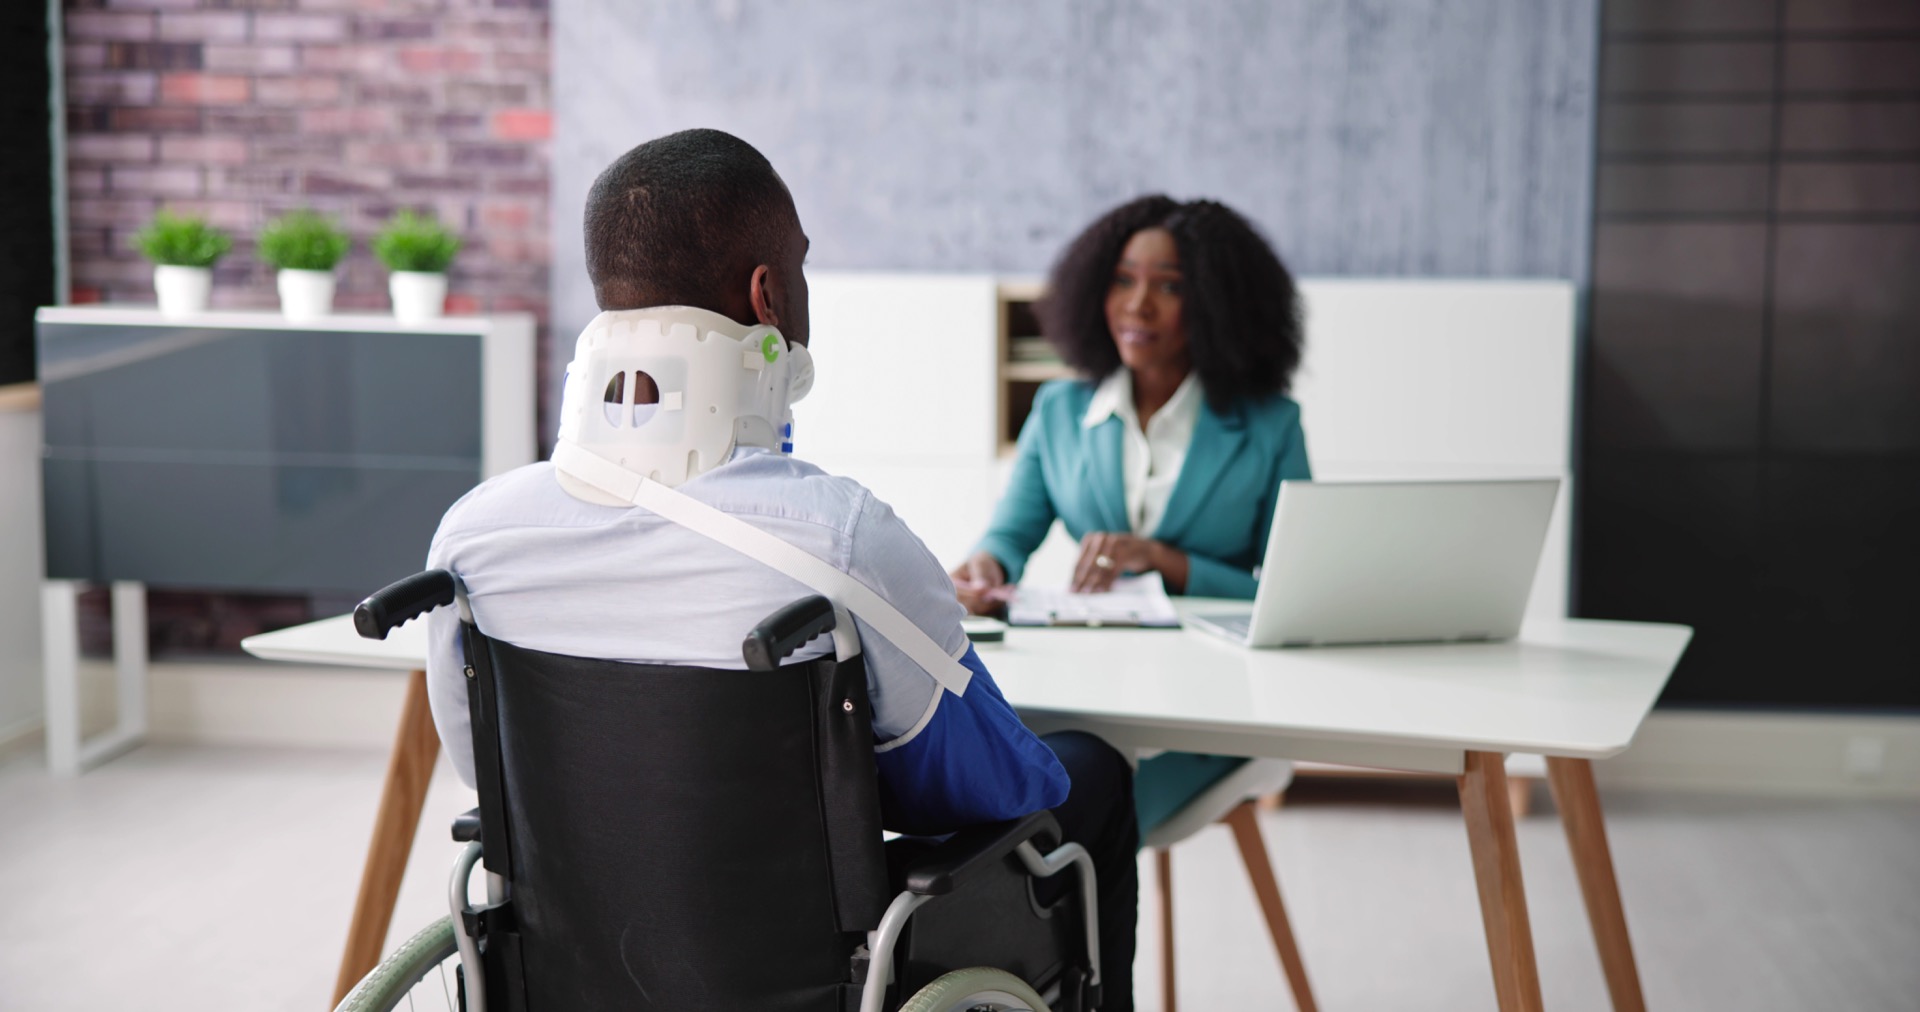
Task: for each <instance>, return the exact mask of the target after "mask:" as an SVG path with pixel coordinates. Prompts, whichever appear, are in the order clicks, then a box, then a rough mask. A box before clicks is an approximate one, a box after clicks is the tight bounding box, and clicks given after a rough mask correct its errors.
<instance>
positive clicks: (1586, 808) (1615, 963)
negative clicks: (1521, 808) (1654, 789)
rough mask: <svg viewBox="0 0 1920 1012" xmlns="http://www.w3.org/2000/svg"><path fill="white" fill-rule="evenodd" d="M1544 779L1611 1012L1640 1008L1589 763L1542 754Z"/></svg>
mask: <svg viewBox="0 0 1920 1012" xmlns="http://www.w3.org/2000/svg"><path fill="white" fill-rule="evenodd" d="M1547 783H1548V784H1549V785H1551V786H1552V788H1553V802H1554V805H1555V807H1557V808H1559V809H1560V821H1561V823H1562V824H1563V825H1565V826H1566V829H1567V846H1568V847H1570V848H1571V849H1572V850H1573V870H1574V872H1575V873H1576V874H1577V875H1579V877H1580V894H1581V896H1582V897H1583V898H1584V899H1585V900H1586V901H1587V920H1588V921H1589V922H1590V923H1592V925H1593V941H1594V945H1595V946H1596V947H1597V948H1599V950H1600V968H1601V970H1603V971H1604V972H1605V973H1606V977H1607V992H1608V993H1609V994H1611V995H1612V996H1613V1007H1614V1012H1646V1008H1647V1000H1646V997H1645V996H1644V995H1642V994H1641V992H1640V970H1639V968H1638V967H1636V966H1635V965H1634V961H1633V943H1632V942H1631V941H1629V940H1628V938H1627V914H1626V910H1625V909H1624V908H1623V907H1622V906H1621V904H1620V883H1619V882H1618V881H1617V880H1616V879H1615V878H1614V875H1613V851H1612V850H1611V849H1609V848H1608V847H1607V827H1606V823H1605V822H1604V821H1603V820H1602V818H1601V815H1600V792H1599V791H1598V790H1597V789H1596V788H1595V787H1594V784H1593V763H1592V762H1590V761H1588V760H1585V759H1555V758H1548V759H1547Z"/></svg>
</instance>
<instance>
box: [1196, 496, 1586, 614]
mask: <svg viewBox="0 0 1920 1012" xmlns="http://www.w3.org/2000/svg"><path fill="white" fill-rule="evenodd" d="M1559 492H1560V479H1558V478H1540V479H1526V480H1519V481H1407V482H1324V481H1288V482H1282V483H1281V485H1280V504H1279V507H1278V508H1276V509H1275V510H1274V513H1273V531H1272V532H1271V533H1270V534H1269V535H1268V537H1267V555H1266V561H1265V562H1264V563H1263V564H1262V566H1261V570H1260V588H1259V590H1258V591H1256V592H1255V595H1254V599H1253V608H1252V609H1251V610H1246V609H1242V610H1239V611H1236V612H1223V613H1222V614H1200V615H1193V616H1191V618H1190V620H1189V624H1190V625H1192V626H1194V627H1195V628H1198V629H1204V630H1206V631H1207V632H1210V633H1214V634H1215V635H1218V636H1224V637H1226V638H1227V639H1230V640H1233V641H1234V642H1236V643H1241V644H1244V645H1246V646H1250V647H1291V646H1318V645H1325V644H1335V643H1429V642H1444V641H1455V640H1503V639H1512V638H1513V637H1514V636H1516V635H1518V634H1519V632H1520V619H1521V616H1523V615H1524V614H1525V613H1526V610H1527V596H1528V594H1529V593H1530V592H1531V591H1532V589H1533V574H1534V571H1535V570H1536V569H1537V568H1538V567H1539V564H1540V549H1541V546H1542V545H1544V544H1545V543H1546V538H1547V521H1548V520H1550V519H1551V518H1552V516H1553V500H1554V497H1555V496H1557V495H1558V494H1559Z"/></svg>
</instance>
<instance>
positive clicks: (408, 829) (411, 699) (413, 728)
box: [333, 671, 440, 1005]
mask: <svg viewBox="0 0 1920 1012" xmlns="http://www.w3.org/2000/svg"><path fill="white" fill-rule="evenodd" d="M439 755H440V735H439V734H438V733H436V732H435V731H434V729H433V714H432V712H431V711H429V710H428V709H427V673H426V672H424V671H415V672H414V673H413V674H411V675H409V676H407V699H406V703H405V705H403V706H402V707H401V709H400V729H399V731H398V732H397V733H396V734H395V735H394V739H393V755H392V756H391V757H390V758H389V759H388V760H387V783H386V786H385V787H383V788H381V791H380V812H379V814H378V815H377V816H375V817H374V821H373V840H372V842H370V843H369V844H368V845H367V863H366V866H365V867H364V868H363V869H361V872H360V895H359V896H358V897H357V898H356V899H355V900H354V901H353V923H352V926H351V927H349V928H348V929H347V949H346V952H345V953H343V954H342V955H341V956H340V975H339V976H338V977H336V978H335V979H334V983H333V1004H334V1005H338V1004H340V999H342V998H345V997H346V996H347V992H348V991H351V990H353V985H355V984H358V983H359V982H360V978H362V977H364V976H366V975H367V973H368V972H369V971H371V970H372V969H373V968H374V967H375V966H376V965H378V964H379V962H380V956H381V952H380V949H381V947H382V946H384V945H385V944H386V941H387V927H388V925H389V924H390V923H391V922H392V921H393V904H394V901H395V900H397V899H398V898H399V896H400V876H401V875H403V874H405V872H406V870H407V855H408V854H409V853H411V852H412V850H413V834H414V831H415V830H417V829H419V828H420V808H421V806H422V805H424V804H425V803H426V800H427V782H428V781H429V780H430V779H432V777H433V763H434V760H435V759H436V758H438V757H439Z"/></svg>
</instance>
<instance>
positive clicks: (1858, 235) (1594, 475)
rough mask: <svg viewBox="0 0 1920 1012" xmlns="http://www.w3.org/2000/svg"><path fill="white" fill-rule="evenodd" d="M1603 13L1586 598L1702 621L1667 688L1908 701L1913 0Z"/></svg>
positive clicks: (1643, 615) (1919, 106) (1915, 167)
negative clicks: (1690, 646)
mask: <svg viewBox="0 0 1920 1012" xmlns="http://www.w3.org/2000/svg"><path fill="white" fill-rule="evenodd" d="M1605 24H1606V31H1605V33H1604V35H1603V39H1602V61H1603V68H1604V69H1603V72H1602V79H1601V82H1600V89H1601V95H1602V99H1601V102H1602V104H1601V110H1600V133H1599V150H1598V160H1599V171H1598V189H1597V194H1596V202H1595V214H1596V219H1597V224H1596V229H1595V248H1594V287H1593V292H1592V307H1593V316H1592V336H1591V341H1590V344H1589V357H1588V360H1587V363H1586V369H1585V371H1584V377H1585V382H1586V384H1587V386H1586V399H1585V415H1584V418H1583V437H1582V438H1583V453H1582V469H1581V478H1582V481H1581V485H1580V489H1581V501H1580V504H1579V511H1580V512H1579V515H1580V522H1581V528H1580V533H1579V535H1578V538H1579V541H1578V544H1579V551H1580V559H1581V568H1580V571H1579V574H1578V588H1577V593H1578V597H1577V600H1578V605H1577V607H1578V608H1579V611H1580V613H1581V614H1584V615H1588V616H1592V617H1596V618H1628V619H1652V620H1668V621H1676V622H1684V623H1687V624H1689V625H1692V626H1693V627H1694V628H1695V639H1694V642H1693V646H1692V648H1691V649H1689V651H1688V653H1687V656H1686V657H1685V658H1684V660H1683V661H1682V663H1681V666H1680V669H1679V670H1678V671H1677V672H1676V673H1675V676H1674V680H1673V682H1672V683H1671V684H1670V685H1669V687H1668V692H1667V695H1666V699H1667V700H1668V701H1669V702H1686V703H1699V704H1711V705H1726V704H1762V705H1772V706H1788V707H1866V708H1889V707H1891V708H1916V707H1920V638H1916V637H1914V636H1912V635H1911V633H1910V632H1909V630H1910V628H1911V626H1912V624H1913V622H1914V619H1915V616H1920V576H1916V574H1920V31H1916V28H1917V27H1920V3H1913V2H1911V0H1907V2H1900V3H1886V2H1873V0H1864V2H1854V3H1847V2H1824V0H1823V2H1817V3H1816V2H1811V0H1808V2H1802V0H1787V2H1786V3H1784V4H1781V3H1776V2H1774V0H1724V2H1716V0H1686V2H1676V3H1667V2H1652V0H1626V2H1616V3H1612V4H1609V5H1608V8H1607V18H1606V22H1605ZM1776 69H1777V70H1778V71H1779V72H1778V73H1777V74H1776Z"/></svg>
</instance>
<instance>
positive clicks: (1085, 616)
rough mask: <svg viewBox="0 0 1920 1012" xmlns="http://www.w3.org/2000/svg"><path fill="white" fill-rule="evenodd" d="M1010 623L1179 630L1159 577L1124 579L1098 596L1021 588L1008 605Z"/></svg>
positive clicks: (1149, 574)
mask: <svg viewBox="0 0 1920 1012" xmlns="http://www.w3.org/2000/svg"><path fill="white" fill-rule="evenodd" d="M1007 623H1008V624H1009V625H1016V626H1056V627H1058V626H1080V627H1085V628H1089V629H1099V628H1106V627H1112V626H1136V627H1142V628H1150V629H1178V628H1180V615H1179V613H1178V612H1176V611H1174V608H1173V601H1172V600H1171V599H1170V598H1168V597H1167V588H1166V586H1165V585H1164V584H1162V583H1161V582H1160V574H1159V573H1144V574H1141V575H1139V576H1123V577H1121V578H1119V579H1117V580H1115V581H1113V589H1111V590H1108V591H1106V592H1104V593H1098V594H1076V593H1074V592H1072V591H1070V590H1067V589H1066V588H1064V587H1031V586H1028V585H1026V584H1022V585H1021V586H1020V589H1019V590H1018V591H1016V592H1015V593H1014V595H1013V600H1012V601H1009V602H1008V603H1007Z"/></svg>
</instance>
